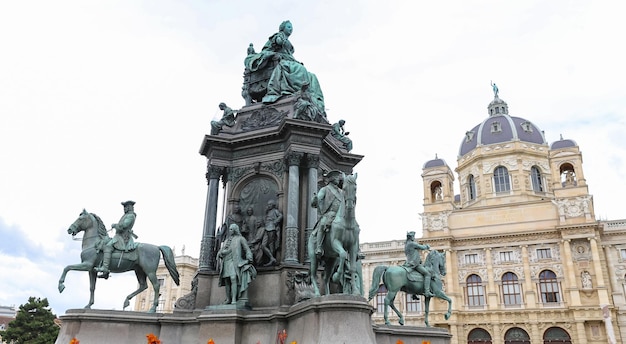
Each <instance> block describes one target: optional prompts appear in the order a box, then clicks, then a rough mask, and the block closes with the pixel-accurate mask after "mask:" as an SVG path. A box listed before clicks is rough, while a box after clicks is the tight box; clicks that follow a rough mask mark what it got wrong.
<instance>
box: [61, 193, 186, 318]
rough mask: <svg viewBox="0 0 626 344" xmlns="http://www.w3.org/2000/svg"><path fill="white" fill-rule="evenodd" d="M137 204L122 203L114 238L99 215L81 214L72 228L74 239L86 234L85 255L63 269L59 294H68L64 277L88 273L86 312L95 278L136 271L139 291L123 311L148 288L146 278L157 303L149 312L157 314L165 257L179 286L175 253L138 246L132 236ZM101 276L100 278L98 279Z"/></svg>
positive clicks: (163, 247) (89, 306)
mask: <svg viewBox="0 0 626 344" xmlns="http://www.w3.org/2000/svg"><path fill="white" fill-rule="evenodd" d="M134 203H135V202H133V201H128V202H124V203H122V205H123V206H124V215H123V216H122V218H121V219H120V222H118V223H116V224H114V225H113V226H112V227H113V228H115V229H116V235H115V237H114V238H111V237H109V235H108V233H107V229H106V227H105V226H104V224H103V222H102V220H101V219H100V217H98V215H96V214H93V213H89V212H87V211H86V210H85V209H83V211H82V212H81V213H80V215H79V216H78V219H76V221H74V223H72V224H71V225H70V228H69V229H68V230H67V233H68V234H71V235H72V236H75V235H76V234H78V233H79V232H81V231H84V232H85V233H84V235H83V239H82V252H81V254H80V257H81V263H79V264H73V265H68V266H66V267H65V269H63V273H62V274H61V278H60V279H59V285H58V288H59V292H60V293H62V292H63V290H65V284H64V283H65V276H66V275H67V273H68V272H69V271H71V270H76V271H87V272H89V291H90V298H89V303H88V304H87V306H85V308H91V306H92V305H93V303H94V291H95V289H96V278H97V277H101V278H105V279H106V278H108V277H109V273H110V272H114V273H120V272H127V271H134V272H135V275H136V276H137V281H138V282H139V288H138V289H137V290H135V291H134V292H133V293H131V294H130V295H128V296H127V297H126V299H125V301H124V308H126V307H128V306H129V305H130V299H132V298H133V297H135V296H136V295H137V294H139V293H141V292H142V291H144V290H146V289H147V288H148V285H147V281H146V278H147V279H148V280H150V283H151V284H152V288H153V289H154V299H153V301H152V306H151V308H150V309H149V310H148V312H150V313H154V312H155V311H156V308H157V306H158V305H159V289H160V285H159V281H158V279H157V275H156V271H157V268H158V266H159V259H160V258H161V256H163V261H164V262H165V267H166V268H167V271H168V272H169V273H170V276H172V278H173V280H174V283H176V285H179V284H180V279H179V274H178V270H177V269H176V263H175V261H174V253H173V252H172V249H171V248H170V247H169V246H155V245H151V244H145V243H135V242H134V241H133V240H132V238H133V237H136V235H134V233H133V232H132V225H133V224H134V221H135V213H134V210H133V205H134ZM98 272H101V275H99V276H98V275H97V273H98Z"/></svg>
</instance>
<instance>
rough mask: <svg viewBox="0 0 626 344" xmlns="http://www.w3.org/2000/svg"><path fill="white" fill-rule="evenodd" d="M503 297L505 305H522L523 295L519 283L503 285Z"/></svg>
mask: <svg viewBox="0 0 626 344" xmlns="http://www.w3.org/2000/svg"><path fill="white" fill-rule="evenodd" d="M502 296H503V298H504V304H505V305H509V306H510V305H521V304H522V293H521V290H520V286H519V284H517V283H506V284H502Z"/></svg>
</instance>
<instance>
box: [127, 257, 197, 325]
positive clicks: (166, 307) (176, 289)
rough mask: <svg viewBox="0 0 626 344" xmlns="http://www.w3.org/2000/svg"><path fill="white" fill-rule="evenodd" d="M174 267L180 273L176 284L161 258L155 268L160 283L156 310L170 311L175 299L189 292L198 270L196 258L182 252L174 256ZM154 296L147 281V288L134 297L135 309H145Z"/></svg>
mask: <svg viewBox="0 0 626 344" xmlns="http://www.w3.org/2000/svg"><path fill="white" fill-rule="evenodd" d="M174 260H175V262H176V267H177V268H178V272H179V274H180V285H179V286H177V285H176V284H175V283H174V281H173V280H172V278H171V277H170V274H169V272H167V268H166V267H165V263H164V262H163V259H161V261H160V262H159V267H158V268H157V279H158V281H159V284H160V285H161V288H160V293H161V295H160V296H159V306H158V308H157V312H163V313H172V312H174V306H175V303H176V300H178V299H179V298H181V297H183V296H184V295H187V294H189V293H190V292H191V288H192V281H193V279H194V276H195V275H196V272H197V271H198V258H193V257H190V256H187V255H185V254H184V252H183V254H182V255H180V256H176V257H174ZM153 298H154V289H152V284H150V283H148V289H146V290H144V291H143V292H141V293H140V294H138V295H137V296H136V297H135V308H134V310H135V311H147V310H148V309H150V306H152V304H151V301H152V300H153Z"/></svg>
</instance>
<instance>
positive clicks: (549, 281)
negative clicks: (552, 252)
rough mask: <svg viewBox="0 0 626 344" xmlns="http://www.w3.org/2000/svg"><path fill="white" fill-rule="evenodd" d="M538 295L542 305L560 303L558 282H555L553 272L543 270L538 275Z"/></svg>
mask: <svg viewBox="0 0 626 344" xmlns="http://www.w3.org/2000/svg"><path fill="white" fill-rule="evenodd" d="M539 293H540V295H541V302H543V303H551V302H561V295H560V293H559V282H558V281H557V280H556V274H555V273H554V272H552V271H550V270H543V271H542V272H541V273H540V274H539Z"/></svg>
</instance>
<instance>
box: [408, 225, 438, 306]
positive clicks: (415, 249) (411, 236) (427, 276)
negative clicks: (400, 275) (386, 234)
mask: <svg viewBox="0 0 626 344" xmlns="http://www.w3.org/2000/svg"><path fill="white" fill-rule="evenodd" d="M429 249H430V245H428V244H426V245H422V244H420V243H418V242H416V241H415V232H408V233H406V243H405V245H404V253H405V254H406V263H404V265H403V266H404V267H405V268H408V269H412V270H415V271H417V272H419V273H420V274H422V276H424V296H425V297H433V296H435V294H433V293H432V292H431V291H430V281H431V277H432V274H431V272H430V270H428V269H426V268H425V267H424V265H423V264H422V255H421V252H420V251H422V250H429Z"/></svg>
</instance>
